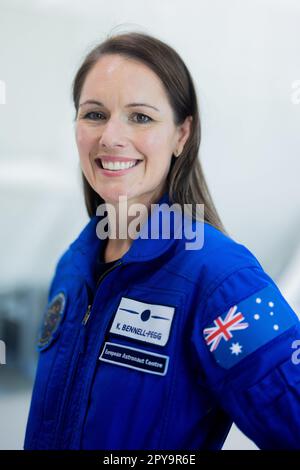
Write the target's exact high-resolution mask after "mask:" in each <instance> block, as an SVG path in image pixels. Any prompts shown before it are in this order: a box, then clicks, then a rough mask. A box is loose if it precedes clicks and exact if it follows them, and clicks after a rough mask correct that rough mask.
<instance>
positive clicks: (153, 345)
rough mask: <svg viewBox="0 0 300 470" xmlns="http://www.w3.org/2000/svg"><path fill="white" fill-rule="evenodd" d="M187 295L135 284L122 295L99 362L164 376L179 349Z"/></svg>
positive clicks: (108, 329)
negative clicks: (178, 339)
mask: <svg viewBox="0 0 300 470" xmlns="http://www.w3.org/2000/svg"><path fill="white" fill-rule="evenodd" d="M184 297H185V294H183V293H181V292H178V291H166V290H164V289H159V288H150V287H134V288H130V289H128V290H127V291H126V292H125V293H124V294H122V296H121V297H120V300H119V303H118V306H117V308H116V310H115V312H114V313H113V315H112V318H111V321H110V323H109V325H108V328H107V331H106V342H105V343H104V345H103V348H102V351H101V354H100V357H99V359H100V361H103V362H108V363H111V364H115V365H119V366H123V367H127V368H131V369H135V370H138V371H141V372H144V373H150V374H156V375H161V376H164V375H166V374H167V373H168V369H169V366H170V363H171V362H172V361H173V360H174V356H175V351H176V347H175V345H176V336H177V331H178V328H179V326H178V325H179V323H180V322H181V321H182V320H183V306H184Z"/></svg>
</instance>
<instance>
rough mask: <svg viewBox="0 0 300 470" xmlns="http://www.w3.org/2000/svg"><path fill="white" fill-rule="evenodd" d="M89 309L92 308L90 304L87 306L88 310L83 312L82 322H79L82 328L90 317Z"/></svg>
mask: <svg viewBox="0 0 300 470" xmlns="http://www.w3.org/2000/svg"><path fill="white" fill-rule="evenodd" d="M91 308H92V304H89V305H88V308H87V310H86V312H85V315H84V317H83V320H82V322H81V323H82V325H83V326H85V325H86V324H87V322H88V321H89V318H90V315H91Z"/></svg>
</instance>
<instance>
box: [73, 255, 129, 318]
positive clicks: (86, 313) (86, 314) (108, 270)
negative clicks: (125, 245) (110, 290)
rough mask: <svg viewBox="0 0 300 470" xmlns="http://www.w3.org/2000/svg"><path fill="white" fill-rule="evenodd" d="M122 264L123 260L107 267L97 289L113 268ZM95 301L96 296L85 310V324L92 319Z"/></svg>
mask: <svg viewBox="0 0 300 470" xmlns="http://www.w3.org/2000/svg"><path fill="white" fill-rule="evenodd" d="M120 264H122V261H118V263H116V264H114V265H113V266H112V267H111V268H109V269H107V270H106V271H105V272H104V273H103V274H101V276H100V277H99V279H98V281H97V284H96V291H97V289H98V286H99V284H100V282H101V281H102V279H103V278H104V277H105V276H106V275H107V274H108V273H109V272H111V271H112V270H113V269H115V268H116V267H117V266H120ZM93 301H94V298H93V300H92V301H91V303H89V305H88V307H87V309H86V312H85V315H84V317H83V320H82V322H81V323H82V325H83V326H85V325H86V324H87V322H88V321H89V319H90V316H91V310H92V306H93Z"/></svg>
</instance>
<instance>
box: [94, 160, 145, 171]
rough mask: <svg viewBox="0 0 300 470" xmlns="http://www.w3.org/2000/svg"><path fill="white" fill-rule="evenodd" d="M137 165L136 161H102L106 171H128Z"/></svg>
mask: <svg viewBox="0 0 300 470" xmlns="http://www.w3.org/2000/svg"><path fill="white" fill-rule="evenodd" d="M135 164H137V161H136V160H133V161H131V162H105V161H103V160H102V166H103V168H104V169H106V170H126V169H127V168H131V167H132V166H134V165H135Z"/></svg>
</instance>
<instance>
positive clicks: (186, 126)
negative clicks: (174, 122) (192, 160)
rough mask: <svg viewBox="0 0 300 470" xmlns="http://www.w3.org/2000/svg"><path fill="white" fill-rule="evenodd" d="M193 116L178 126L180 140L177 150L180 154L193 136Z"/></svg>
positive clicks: (178, 140)
mask: <svg viewBox="0 0 300 470" xmlns="http://www.w3.org/2000/svg"><path fill="white" fill-rule="evenodd" d="M192 121H193V116H187V117H186V118H185V120H184V122H183V123H182V124H180V125H179V126H178V139H177V145H176V147H175V148H176V149H177V152H178V153H179V154H180V153H181V152H182V150H183V147H184V145H185V143H186V141H187V140H188V138H189V136H190V135H191V129H192Z"/></svg>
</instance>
